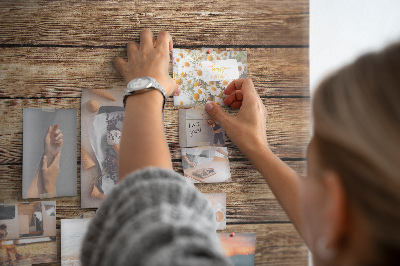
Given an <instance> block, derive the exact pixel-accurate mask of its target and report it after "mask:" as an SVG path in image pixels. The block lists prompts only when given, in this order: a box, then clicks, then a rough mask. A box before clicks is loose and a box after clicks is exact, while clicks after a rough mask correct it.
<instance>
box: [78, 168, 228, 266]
mask: <svg viewBox="0 0 400 266" xmlns="http://www.w3.org/2000/svg"><path fill="white" fill-rule="evenodd" d="M216 226H217V225H216V220H215V213H214V211H213V209H212V206H211V203H210V202H209V200H208V199H207V198H206V197H205V196H204V195H203V194H201V193H200V192H199V191H198V190H197V189H196V188H195V187H194V185H193V184H192V183H191V182H189V181H188V180H186V178H184V177H183V176H181V175H179V174H177V173H175V172H173V171H169V170H165V169H158V168H146V169H143V170H140V171H136V172H134V173H132V174H130V175H129V176H127V177H126V178H125V179H124V180H123V181H122V182H121V183H120V184H119V185H117V186H116V187H115V188H114V190H113V191H112V192H111V193H110V195H108V196H107V198H106V199H105V200H104V202H103V204H102V205H101V206H100V208H99V209H98V211H97V213H96V215H95V217H94V219H93V221H92V222H91V224H90V226H89V229H88V232H87V234H86V236H85V239H84V241H83V244H82V250H81V261H82V264H83V265H85V266H89V265H90V266H102V265H115V266H122V265H137V266H161V265H165V266H169V265H171V266H172V265H174V266H203V265H204V266H206V265H222V266H224V265H231V263H230V260H229V259H228V258H227V257H225V256H224V254H223V253H222V249H221V246H220V243H219V240H218V236H217V234H216V232H215V230H216Z"/></svg>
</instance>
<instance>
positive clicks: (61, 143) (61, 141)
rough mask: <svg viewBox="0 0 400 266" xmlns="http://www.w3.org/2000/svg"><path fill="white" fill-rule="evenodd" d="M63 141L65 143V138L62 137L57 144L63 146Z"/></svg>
mask: <svg viewBox="0 0 400 266" xmlns="http://www.w3.org/2000/svg"><path fill="white" fill-rule="evenodd" d="M63 143H64V140H63V139H60V140H57V141H56V144H58V146H60V147H62V145H63Z"/></svg>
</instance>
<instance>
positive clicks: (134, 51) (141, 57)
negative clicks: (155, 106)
mask: <svg viewBox="0 0 400 266" xmlns="http://www.w3.org/2000/svg"><path fill="white" fill-rule="evenodd" d="M171 50H172V37H171V35H170V34H169V33H168V32H166V31H160V32H159V33H158V36H157V40H156V39H155V38H154V36H153V33H152V32H151V31H150V30H149V29H144V30H142V32H141V33H140V45H139V44H137V43H136V42H134V41H130V42H129V43H128V45H127V47H126V52H127V54H128V60H125V59H123V58H122V57H116V58H115V59H114V66H115V67H116V68H117V70H118V71H119V73H121V75H122V76H123V77H124V79H125V83H126V84H128V83H129V82H130V81H131V80H133V79H135V78H140V77H152V78H154V79H155V80H157V82H158V83H160V85H161V86H162V87H163V88H164V90H165V93H166V96H167V97H168V96H170V95H172V94H176V93H178V85H177V84H176V82H175V80H174V79H173V78H171V77H170V76H169V73H168V65H169V51H171Z"/></svg>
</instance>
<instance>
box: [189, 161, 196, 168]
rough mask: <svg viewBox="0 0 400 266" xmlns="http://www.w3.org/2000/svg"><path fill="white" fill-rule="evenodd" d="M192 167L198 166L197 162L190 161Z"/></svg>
mask: <svg viewBox="0 0 400 266" xmlns="http://www.w3.org/2000/svg"><path fill="white" fill-rule="evenodd" d="M188 164H189V165H190V166H191V167H195V166H196V163H194V162H189V163H188Z"/></svg>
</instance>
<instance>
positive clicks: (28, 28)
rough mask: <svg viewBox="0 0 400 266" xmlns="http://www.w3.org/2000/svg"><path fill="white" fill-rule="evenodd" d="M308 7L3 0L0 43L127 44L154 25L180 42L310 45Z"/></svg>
mask: <svg viewBox="0 0 400 266" xmlns="http://www.w3.org/2000/svg"><path fill="white" fill-rule="evenodd" d="M308 6H309V5H308V1H306V0H298V1H289V0H282V1H278V0H273V1H257V0H251V1H245V2H244V1H240V0H233V1H222V0H220V1H214V0H202V1H186V0H179V1H169V0H163V1H128V0H126V1H118V4H116V2H114V1H44V0H38V1H31V0H23V1H17V2H15V1H7V0H2V1H1V2H0V8H1V12H0V21H1V22H2V27H1V28H0V43H2V44H34V45H40V44H45V45H75V46H82V45H83V46H88V45H89V46H104V45H107V46H123V45H125V42H126V40H130V39H134V40H138V37H139V32H140V30H141V29H144V28H150V29H151V30H152V31H154V32H156V33H157V32H159V31H160V30H168V31H170V32H171V34H172V35H173V36H174V42H175V43H176V44H178V45H204V44H205V43H207V44H209V45H232V44H234V45H248V44H252V45H308V39H309V38H308V24H309V14H308V12H309V10H308V9H309V7H308ZM189 29H190V30H189Z"/></svg>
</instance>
